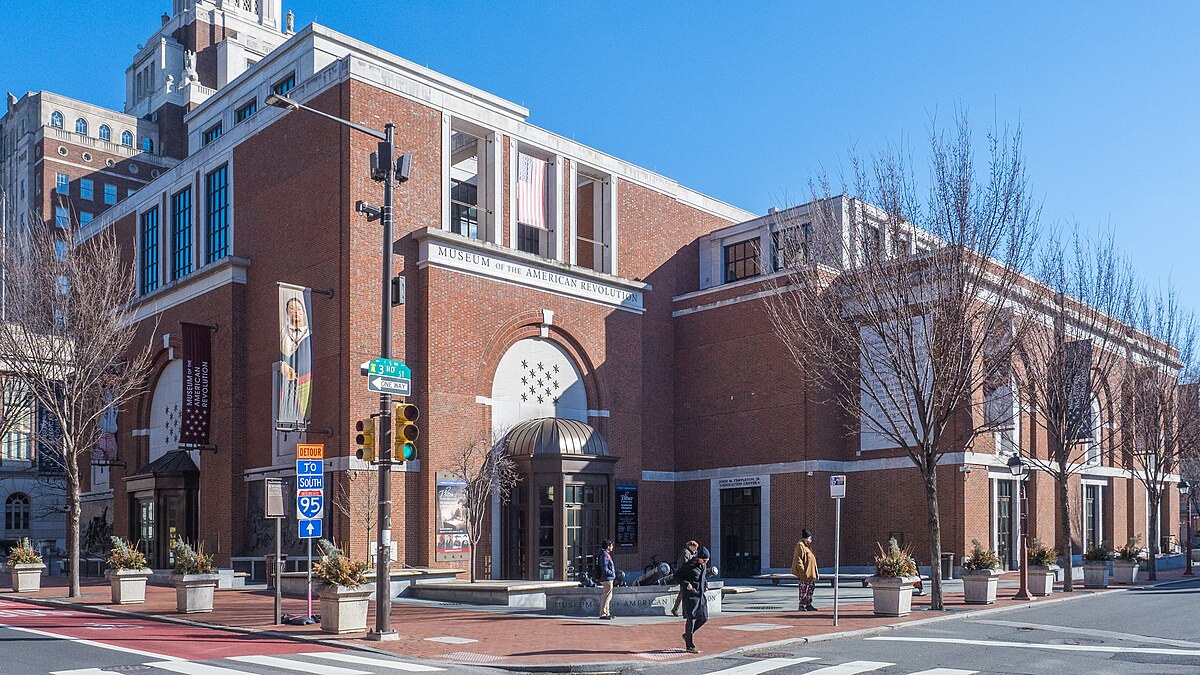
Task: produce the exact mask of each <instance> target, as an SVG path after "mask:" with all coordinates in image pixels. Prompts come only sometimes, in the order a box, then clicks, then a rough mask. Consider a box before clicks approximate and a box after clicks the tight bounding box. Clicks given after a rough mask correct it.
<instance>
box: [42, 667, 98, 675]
mask: <svg viewBox="0 0 1200 675" xmlns="http://www.w3.org/2000/svg"><path fill="white" fill-rule="evenodd" d="M50 675H112V671H108V670H100V669H99V668H80V669H78V670H56V671H54V672H53V673H50Z"/></svg>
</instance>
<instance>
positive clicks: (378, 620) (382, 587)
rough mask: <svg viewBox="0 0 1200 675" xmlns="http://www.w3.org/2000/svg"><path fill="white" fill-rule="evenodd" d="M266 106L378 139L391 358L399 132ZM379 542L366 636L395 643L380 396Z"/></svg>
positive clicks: (388, 443) (385, 348) (383, 308)
mask: <svg viewBox="0 0 1200 675" xmlns="http://www.w3.org/2000/svg"><path fill="white" fill-rule="evenodd" d="M264 102H265V103H266V104H267V105H269V106H273V107H276V108H283V109H285V110H306V111H308V112H310V113H313V114H315V115H319V116H321V117H324V118H326V119H329V120H332V121H334V122H337V123H339V124H342V125H345V126H348V127H350V128H351V129H355V130H357V131H361V132H363V133H364V134H367V135H369V136H373V137H375V138H378V139H379V141H380V142H379V149H378V151H377V154H376V155H375V156H374V157H372V167H371V178H372V179H373V180H375V181H381V182H382V183H383V207H382V208H381V209H380V212H381V213H380V221H381V223H380V224H381V225H382V226H383V268H382V277H383V280H382V285H381V297H380V302H379V305H380V307H379V356H380V357H382V358H385V359H390V358H392V255H393V253H392V206H393V201H394V195H393V193H392V188H393V183H394V181H395V180H396V179H397V175H396V159H397V157H396V127H395V125H393V124H392V123H390V122H389V123H388V124H386V125H384V128H383V129H384V131H383V133H379V132H378V131H375V130H374V129H371V128H370V127H365V126H363V125H361V124H355V123H354V122H351V121H350V120H345V119H342V118H341V117H338V116H336V115H331V114H329V113H327V112H324V111H322V110H317V109H315V108H310V107H308V106H306V105H303V104H300V103H297V102H296V101H293V100H292V99H290V98H288V97H287V96H283V95H281V94H275V93H272V94H271V95H270V96H267V98H266V99H265V101H264ZM399 178H400V180H404V179H405V178H407V171H404V172H402V175H401V176H400V177H399ZM378 430H379V432H378V435H377V438H378V445H377V447H378V449H379V457H378V459H379V496H378V500H377V501H378V502H379V514H378V517H379V526H378V529H379V537H378V539H379V541H378V542H377V543H378V546H377V548H376V553H375V630H374V631H372V632H370V633H368V634H367V639H368V640H379V641H383V640H395V639H396V638H397V635H396V631H394V630H392V626H391V608H392V603H391V596H392V594H391V585H392V583H391V582H392V579H391V574H390V573H389V572H390V568H391V557H392V480H391V469H392V466H391V461H392V396H391V394H384V393H381V394H379V425H378Z"/></svg>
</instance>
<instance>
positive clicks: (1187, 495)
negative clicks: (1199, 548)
mask: <svg viewBox="0 0 1200 675" xmlns="http://www.w3.org/2000/svg"><path fill="white" fill-rule="evenodd" d="M1179 494H1180V495H1182V496H1183V498H1184V499H1185V500H1187V541H1185V542H1183V557H1184V558H1186V559H1187V566H1186V567H1184V568H1183V573H1184V575H1185V576H1189V577H1190V576H1194V573H1193V572H1192V486H1191V484H1189V483H1188V482H1187V481H1186V480H1181V481H1179Z"/></svg>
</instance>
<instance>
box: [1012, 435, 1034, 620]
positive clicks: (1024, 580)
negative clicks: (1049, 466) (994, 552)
mask: <svg viewBox="0 0 1200 675" xmlns="http://www.w3.org/2000/svg"><path fill="white" fill-rule="evenodd" d="M1008 470H1009V471H1010V472H1011V473H1012V475H1013V477H1014V478H1016V479H1017V490H1018V493H1017V509H1018V510H1019V511H1020V522H1021V539H1020V542H1019V545H1020V547H1021V552H1020V555H1018V556H1017V564H1018V565H1020V570H1021V585H1020V587H1019V588H1017V594H1016V595H1014V596H1013V598H1014V599H1016V600H1032V599H1033V596H1031V595H1029V565H1027V564H1026V562H1027V560H1026V557H1027V556H1028V555H1029V544H1028V538H1029V534H1028V531H1029V507H1028V505H1027V504H1026V503H1025V480H1024V478H1025V474H1027V473H1028V472H1029V464H1028V463H1027V462H1026V461H1025V460H1023V459H1021V455H1020V453H1017V454H1015V455H1013V456H1012V457H1009V458H1008Z"/></svg>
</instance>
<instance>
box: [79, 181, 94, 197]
mask: <svg viewBox="0 0 1200 675" xmlns="http://www.w3.org/2000/svg"><path fill="white" fill-rule="evenodd" d="M79 196H80V198H82V199H95V198H96V186H95V184H94V183H92V180H91V179H90V178H80V179H79Z"/></svg>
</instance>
